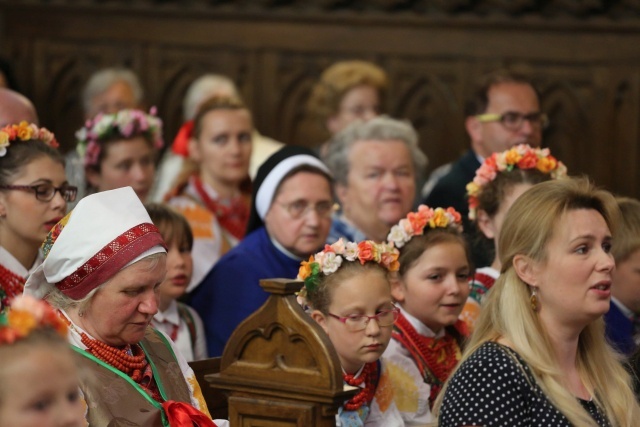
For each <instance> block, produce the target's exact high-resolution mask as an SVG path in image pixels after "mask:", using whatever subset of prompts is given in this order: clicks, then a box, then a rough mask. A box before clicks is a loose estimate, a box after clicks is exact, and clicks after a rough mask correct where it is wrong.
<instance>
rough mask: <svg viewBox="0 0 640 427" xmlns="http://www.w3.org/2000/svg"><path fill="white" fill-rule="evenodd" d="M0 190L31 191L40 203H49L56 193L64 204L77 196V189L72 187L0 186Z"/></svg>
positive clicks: (45, 185)
mask: <svg viewBox="0 0 640 427" xmlns="http://www.w3.org/2000/svg"><path fill="white" fill-rule="evenodd" d="M0 189H3V190H22V191H33V192H34V193H35V195H36V199H38V200H40V201H41V202H50V201H51V200H52V199H53V197H54V196H55V195H56V191H59V192H60V195H61V196H62V198H63V199H64V201H65V202H73V201H74V200H75V199H76V196H77V195H78V187H75V186H73V185H61V186H60V187H54V186H53V184H37V185H1V186H0Z"/></svg>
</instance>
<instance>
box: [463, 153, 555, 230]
mask: <svg viewBox="0 0 640 427" xmlns="http://www.w3.org/2000/svg"><path fill="white" fill-rule="evenodd" d="M515 168H518V169H522V170H526V169H537V170H539V171H540V172H542V173H547V174H550V175H551V178H552V179H558V178H563V177H565V176H567V167H566V166H565V165H564V164H563V163H562V162H561V161H559V160H557V159H556V158H555V157H553V156H552V155H551V153H550V151H549V149H548V148H532V147H530V146H528V145H526V144H520V145H517V146H515V147H512V148H510V149H509V150H506V151H503V152H500V153H493V154H492V155H491V156H490V157H487V158H486V159H484V162H483V163H482V165H481V166H480V168H478V170H477V171H476V176H475V178H473V181H471V182H470V183H468V184H467V195H468V197H469V219H471V220H475V219H476V211H477V209H478V204H479V202H478V195H479V194H480V193H481V192H482V189H483V187H485V186H486V185H487V184H488V183H490V182H491V181H493V180H494V179H496V177H497V176H498V173H499V172H504V171H507V172H509V171H512V170H513V169H515Z"/></svg>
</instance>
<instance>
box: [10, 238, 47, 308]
mask: <svg viewBox="0 0 640 427" xmlns="http://www.w3.org/2000/svg"><path fill="white" fill-rule="evenodd" d="M40 261H41V260H40V259H38V260H36V264H34V268H35V266H37V265H38V264H39V262H40ZM32 270H33V268H32ZM28 275H29V271H27V269H26V268H24V266H23V265H22V264H21V263H20V261H18V260H17V259H15V257H14V256H13V255H11V253H9V251H8V250H6V249H5V248H3V247H2V246H0V312H2V311H3V310H4V309H5V308H6V307H8V306H9V301H11V300H12V299H13V298H15V297H17V296H19V295H22V292H23V289H24V283H25V281H26V280H27V279H26V278H27V276H28Z"/></svg>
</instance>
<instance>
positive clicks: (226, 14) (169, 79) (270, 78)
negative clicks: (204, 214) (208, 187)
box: [0, 0, 640, 197]
mask: <svg viewBox="0 0 640 427" xmlns="http://www.w3.org/2000/svg"><path fill="white" fill-rule="evenodd" d="M2 4H3V5H2V9H0V18H1V19H2V25H0V41H1V42H2V44H1V46H2V50H1V52H2V53H3V54H4V55H5V56H7V57H8V58H10V59H11V60H12V61H13V62H14V64H15V68H16V74H17V75H18V77H19V83H20V85H21V87H22V88H24V91H25V92H26V94H27V95H28V96H30V97H31V98H32V99H33V100H34V102H35V103H36V106H37V108H38V110H39V113H40V116H41V121H42V123H43V124H44V125H45V126H48V127H50V128H51V129H52V130H54V131H55V132H56V134H57V135H58V136H59V137H60V139H61V140H62V141H63V144H64V146H65V147H66V148H70V147H71V146H72V144H73V133H74V131H75V129H76V128H77V127H78V126H79V125H80V124H81V122H82V119H81V117H82V115H81V108H80V98H79V95H80V91H81V88H82V85H83V84H84V82H85V81H86V79H87V78H88V76H89V75H90V74H91V73H92V72H93V71H95V70H96V69H99V68H101V67H104V66H111V65H125V66H128V67H131V68H132V69H133V70H134V71H136V72H137V73H139V74H140V76H141V77H142V80H143V83H144V85H145V89H146V93H147V100H148V102H149V104H152V105H157V106H158V109H159V112H160V115H161V116H162V118H163V119H164V120H165V125H166V128H165V132H166V135H167V139H169V140H170V139H171V138H172V137H173V135H174V134H175V132H176V131H177V129H178V127H179V125H180V122H181V117H182V97H183V95H184V93H185V91H186V88H187V86H188V85H189V83H190V82H191V81H192V80H193V79H194V78H196V77H197V76H199V75H200V74H203V73H205V72H215V73H223V74H227V75H229V76H231V77H232V78H233V79H235V80H236V81H237V82H238V85H239V87H240V90H241V92H242V94H243V95H244V97H245V98H246V100H247V103H248V104H249V105H250V107H251V108H252V110H253V112H254V116H255V121H256V125H257V127H258V129H260V130H261V132H262V133H264V134H266V135H268V136H271V137H274V138H276V139H279V140H281V141H285V142H287V143H293V144H300V145H307V146H314V145H317V144H319V143H320V142H322V141H324V140H325V139H326V137H327V135H326V132H325V131H324V130H323V129H322V126H321V125H320V124H319V123H317V122H316V121H315V120H314V119H313V118H312V117H310V116H309V115H308V113H307V111H306V108H305V106H306V102H307V97H308V95H309V91H310V89H311V86H312V85H313V83H314V82H315V81H316V79H317V78H318V76H319V75H320V73H321V72H322V70H323V69H324V68H325V67H327V66H328V65H329V64H331V63H333V62H334V61H337V60H341V59H347V58H361V59H367V60H371V61H375V62H376V63H378V64H380V65H381V66H382V67H383V68H385V69H386V70H387V71H388V73H389V76H390V88H389V97H388V98H387V100H386V105H385V108H386V110H387V111H388V112H389V113H390V114H391V115H393V116H396V117H399V118H406V119H409V120H411V122H412V123H413V124H414V125H415V127H416V128H417V130H418V132H419V134H420V138H421V145H422V147H423V149H424V151H425V152H426V153H427V154H428V156H429V159H430V169H431V168H433V167H436V166H438V165H439V164H442V163H444V162H447V161H450V160H452V159H454V158H455V157H456V156H458V155H459V153H460V152H462V151H464V150H465V149H466V147H467V146H468V141H467V137H466V134H465V132H464V128H463V120H464V117H463V105H464V100H465V98H466V95H467V94H468V92H469V90H470V87H471V84H472V82H473V80H474V79H475V78H476V77H477V76H478V75H480V74H481V73H483V72H486V71H489V70H491V69H493V68H496V67H499V66H518V67H524V68H527V69H529V70H530V71H531V73H532V75H533V76H534V78H535V81H536V82H537V84H538V85H539V88H540V90H541V93H542V105H543V108H544V109H545V111H547V112H548V113H549V115H550V117H551V119H552V125H551V127H550V128H549V129H548V130H547V132H546V134H545V143H546V144H547V145H548V146H549V147H551V148H552V150H553V152H554V154H556V155H557V156H558V157H559V158H560V159H562V160H563V161H564V162H565V163H566V164H567V165H568V167H569V171H570V172H571V173H574V174H583V173H586V174H589V175H590V176H592V177H593V178H594V179H595V181H596V182H597V183H599V184H601V185H604V186H606V187H608V188H610V189H612V190H615V191H617V192H619V193H622V194H627V195H632V196H636V197H639V196H640V181H639V179H640V175H639V174H640V172H638V169H640V167H639V166H640V152H639V151H640V150H639V149H638V142H639V130H640V126H639V120H640V111H639V108H640V107H639V103H640V47H639V46H640V2H638V1H637V0H613V1H604V0H592V1H583V0H545V1H541V0H375V1H373V0H372V1H364V0H352V1H347V0H226V1H223V0H216V1H210V0H138V1H134V2H127V1H124V0H30V1H28V2H27V1H17V0H16V1H11V0H5V1H4V2H3V3H2ZM25 17H28V19H25Z"/></svg>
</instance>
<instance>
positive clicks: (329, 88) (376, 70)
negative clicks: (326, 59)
mask: <svg viewBox="0 0 640 427" xmlns="http://www.w3.org/2000/svg"><path fill="white" fill-rule="evenodd" d="M361 85H366V86H372V87H373V88H375V89H376V90H377V91H378V93H379V94H380V98H382V97H383V95H384V93H385V91H386V89H387V85H388V83H387V75H386V73H385V72H384V70H382V68H380V67H378V66H377V65H375V64H372V63H371V62H367V61H360V60H353V61H340V62H336V63H335V64H333V65H332V66H330V67H329V68H327V69H326V70H324V72H323V73H322V75H321V76H320V81H319V82H318V83H316V84H315V86H314V87H313V89H312V90H311V96H310V97H309V101H308V104H307V108H308V110H309V111H310V112H311V113H312V114H313V115H315V116H316V117H317V118H318V119H319V120H320V121H321V123H322V125H324V124H325V123H326V121H327V119H328V118H329V117H331V116H333V115H335V114H337V113H338V110H339V109H340V102H341V101H342V98H343V97H344V96H345V95H346V93H347V92H349V91H350V90H351V89H353V88H354V87H356V86H361Z"/></svg>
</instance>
